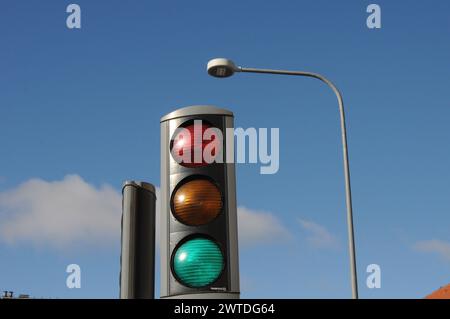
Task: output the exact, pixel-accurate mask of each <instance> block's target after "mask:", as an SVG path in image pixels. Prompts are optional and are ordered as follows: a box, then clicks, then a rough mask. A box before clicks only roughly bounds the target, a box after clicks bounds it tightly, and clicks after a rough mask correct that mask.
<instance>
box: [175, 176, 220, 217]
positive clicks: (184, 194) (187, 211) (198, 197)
mask: <svg viewBox="0 0 450 319" xmlns="http://www.w3.org/2000/svg"><path fill="white" fill-rule="evenodd" d="M222 206H223V202H222V194H221V193H220V190H219V188H218V187H217V186H216V185H215V184H214V183H213V182H212V181H210V180H209V179H207V178H204V177H197V176H196V177H194V179H190V180H188V181H185V182H181V183H180V184H179V185H178V187H177V188H176V189H175V191H174V192H173V194H172V199H171V207H172V213H173V215H174V216H175V217H176V218H177V219H178V220H179V221H180V222H182V223H183V224H185V225H190V226H199V225H204V224H207V223H209V222H211V221H212V220H214V219H215V218H216V217H217V216H218V215H219V214H220V212H221V210H222Z"/></svg>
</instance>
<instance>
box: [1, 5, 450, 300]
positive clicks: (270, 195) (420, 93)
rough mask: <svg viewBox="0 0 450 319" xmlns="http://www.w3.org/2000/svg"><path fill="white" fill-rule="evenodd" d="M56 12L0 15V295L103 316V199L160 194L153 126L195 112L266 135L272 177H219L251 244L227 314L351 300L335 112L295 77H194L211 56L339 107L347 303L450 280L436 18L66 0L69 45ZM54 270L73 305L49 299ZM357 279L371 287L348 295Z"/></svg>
mask: <svg viewBox="0 0 450 319" xmlns="http://www.w3.org/2000/svg"><path fill="white" fill-rule="evenodd" d="M69 3H71V2H69V1H45V2H42V1H12V0H10V1H6V0H5V1H2V2H1V4H0V38H1V39H2V45H1V50H0V87H1V90H0V147H1V148H0V150H1V153H0V155H1V156H0V261H1V262H0V289H1V290H5V289H6V290H14V291H16V292H17V293H29V294H31V295H32V296H36V297H55V298H58V297H59V298H80V297H89V298H90V297H92V298H103V297H104V298H116V297H117V296H118V274H119V256H120V246H119V242H118V239H119V234H118V228H117V227H118V225H119V219H120V189H121V185H122V182H123V181H124V180H126V179H138V180H145V181H149V182H152V183H154V184H155V185H159V134H160V132H159V119H160V117H161V116H162V115H164V114H166V113H168V112H170V111H172V110H174V109H177V108H179V107H184V106H188V105H194V104H212V105H217V106H220V107H224V108H228V109H230V110H232V111H233V112H234V113H235V124H236V126H239V127H244V128H247V127H257V128H258V127H267V128H271V127H279V128H280V170H279V172H278V173H277V174H275V175H260V174H259V166H258V165H243V164H242V165H239V166H238V167H237V184H238V185H237V186H238V190H237V192H238V193H237V195H238V204H239V205H240V206H241V209H240V211H241V212H242V211H243V208H242V207H246V211H244V213H243V214H244V216H247V217H248V216H250V218H254V219H255V220H257V221H259V222H260V225H262V226H261V227H263V228H262V230H263V234H262V235H261V233H256V234H252V233H251V232H252V231H253V230H254V229H251V228H249V227H247V228H245V227H244V228H242V227H241V229H240V232H241V234H240V236H241V238H243V240H242V241H241V249H240V263H241V290H242V296H243V297H254V298H258V297H277V298H282V297H286V298H297V297H298V298H310V297H319V298H347V297H349V296H350V284H349V271H348V254H347V249H346V247H347V244H346V243H347V238H346V234H347V233H346V219H345V202H344V195H345V194H344V183H343V170H342V154H341V144H340V128H339V117H338V111H337V104H336V101H335V97H334V96H333V94H332V92H331V91H330V90H329V89H328V88H327V87H326V86H325V85H323V84H322V83H320V82H319V81H316V80H313V79H306V78H291V77H277V76H269V75H267V76H263V75H251V74H240V75H239V76H236V77H233V78H230V79H222V80H218V79H213V78H211V77H208V76H207V74H206V72H205V67H206V62H207V61H208V60H209V59H210V58H213V57H218V56H219V57H222V56H223V57H230V58H232V59H234V60H235V62H236V63H237V64H239V65H242V66H248V67H265V68H284V69H298V70H307V71H313V72H319V73H322V74H325V75H326V76H327V77H329V78H330V79H332V80H333V81H334V82H335V83H336V84H337V86H338V87H339V88H340V89H341V90H342V92H343V95H344V100H345V103H346V107H347V120H348V135H349V136H348V140H349V148H350V150H349V156H350V165H351V176H352V186H353V196H354V215H355V216H354V218H355V229H356V230H355V235H356V242H357V261H358V274H359V278H360V286H359V287H360V294H361V297H364V298H384V297H386V298H399V297H405V298H420V297H423V296H425V295H426V294H428V293H430V292H432V291H433V290H435V289H437V288H439V287H440V286H442V285H444V284H447V283H449V282H450V276H449V274H450V235H449V231H448V230H449V228H450V215H449V214H448V211H449V209H450V196H449V190H450V169H449V163H450V149H449V147H448V145H450V129H449V125H448V123H449V121H450V108H449V107H450V105H449V104H450V103H449V101H450V100H449V98H448V86H449V84H450V72H449V70H450V62H449V59H448V57H449V56H450V40H449V39H450V37H449V36H450V19H449V14H450V3H448V1H444V0H440V1H433V2H429V1H423V0H421V1H395V2H393V1H377V2H375V3H377V4H379V5H380V6H381V10H382V28H381V29H379V30H370V29H368V28H367V26H366V18H367V16H368V13H366V7H367V5H369V4H370V3H372V2H370V1H345V2H337V1H325V0H318V1H276V2H275V1H271V2H267V3H262V2H261V1H246V2H244V3H243V2H242V1H241V2H238V1H235V2H227V4H226V5H224V4H223V3H219V2H216V3H214V2H211V1H195V2H186V1H170V2H167V1H134V2H133V3H128V2H123V1H95V2H93V1H81V0H80V1H76V2H75V3H77V4H79V5H80V7H81V10H82V28H81V29H80V30H69V29H68V28H67V27H66V25H65V21H66V17H67V15H68V14H67V13H66V6H67V5H68V4H69ZM118 203H119V204H118ZM117 207H118V209H117ZM118 210H119V211H118ZM263 212H265V213H263ZM59 214H60V215H59ZM245 214H246V215H245ZM78 217H79V218H78ZM116 221H117V223H116ZM268 221H270V222H271V225H274V226H273V227H274V229H271V228H270V227H268V226H267V222H268ZM244 222H245V221H244ZM247 222H248V221H247ZM264 227H265V228H264ZM265 231H266V232H267V235H266V236H264V232H265ZM243 232H249V233H250V235H249V234H245V233H243ZM252 236H253V237H252ZM245 238H247V239H245ZM71 263H77V264H79V265H80V266H81V269H82V288H81V289H72V290H70V289H68V288H67V287H66V285H65V279H66V275H67V274H66V273H65V267H66V266H67V265H68V264H71ZM372 263H376V264H379V265H380V266H381V270H382V287H381V289H368V288H367V287H366V285H365V278H366V277H367V275H368V274H367V273H366V272H365V269H366V267H367V265H369V264H372ZM157 276H158V275H157Z"/></svg>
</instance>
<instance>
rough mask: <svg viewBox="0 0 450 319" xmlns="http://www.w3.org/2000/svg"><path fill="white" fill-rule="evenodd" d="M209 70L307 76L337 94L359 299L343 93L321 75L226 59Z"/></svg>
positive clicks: (228, 73)
mask: <svg viewBox="0 0 450 319" xmlns="http://www.w3.org/2000/svg"><path fill="white" fill-rule="evenodd" d="M207 70H208V74H209V75H211V76H214V77H217V78H226V77H230V76H232V75H233V74H234V73H236V72H247V73H266V74H280V75H296V76H306V77H310V78H316V79H319V80H321V81H322V82H325V83H326V84H327V85H328V86H329V87H330V88H331V89H332V90H333V92H334V93H335V94H336V97H337V100H338V104H339V114H340V117H341V132H342V133H341V137H342V151H343V156H344V174H345V197H346V204H347V225H348V248H349V255H350V276H351V285H352V296H353V299H358V282H357V274H356V253H355V238H354V231H353V212H352V192H351V188H350V168H349V164H348V147H347V130H346V126H345V112H344V101H343V99H342V95H341V92H339V90H338V89H337V87H336V86H335V85H334V84H333V82H331V81H330V80H328V79H327V78H325V77H324V76H322V75H320V74H317V73H312V72H303V71H285V70H270V69H254V68H243V67H240V66H236V65H235V64H234V63H233V61H231V60H228V59H224V58H217V59H212V60H210V61H209V62H208V65H207Z"/></svg>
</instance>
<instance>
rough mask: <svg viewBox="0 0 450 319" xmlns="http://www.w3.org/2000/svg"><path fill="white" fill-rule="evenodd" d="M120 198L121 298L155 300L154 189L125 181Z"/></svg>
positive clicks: (145, 184) (139, 183)
mask: <svg viewBox="0 0 450 319" xmlns="http://www.w3.org/2000/svg"><path fill="white" fill-rule="evenodd" d="M122 195H123V198H122V240H121V245H122V248H121V258H120V298H121V299H154V295H155V288H154V287H155V283H154V281H155V202H156V195H155V187H154V186H153V185H152V184H149V183H145V182H135V181H127V182H125V183H124V186H123V188H122Z"/></svg>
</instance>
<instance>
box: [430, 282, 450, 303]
mask: <svg viewBox="0 0 450 319" xmlns="http://www.w3.org/2000/svg"><path fill="white" fill-rule="evenodd" d="M425 299H450V284H448V285H447V286H445V287H441V288H440V289H438V290H436V291H435V292H433V293H431V294H429V295H428V296H426V297H425Z"/></svg>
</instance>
